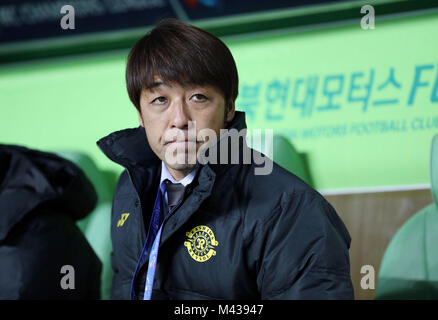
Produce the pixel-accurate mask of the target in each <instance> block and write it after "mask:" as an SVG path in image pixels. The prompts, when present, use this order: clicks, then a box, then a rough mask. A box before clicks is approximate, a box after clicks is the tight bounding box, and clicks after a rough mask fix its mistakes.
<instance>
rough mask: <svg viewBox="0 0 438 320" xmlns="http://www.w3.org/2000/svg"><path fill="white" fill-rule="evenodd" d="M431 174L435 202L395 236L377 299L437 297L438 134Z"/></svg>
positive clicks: (382, 271)
mask: <svg viewBox="0 0 438 320" xmlns="http://www.w3.org/2000/svg"><path fill="white" fill-rule="evenodd" d="M430 174H431V192H432V196H433V199H434V203H432V204H431V205H428V206H427V207H425V208H423V209H422V210H421V211H419V212H418V213H416V214H415V215H414V216H412V217H411V218H410V219H409V220H408V221H406V222H405V224H404V225H403V226H402V227H401V228H400V229H399V230H398V231H397V233H396V234H395V235H394V237H393V238H392V240H391V242H390V244H389V246H388V248H387V249H386V252H385V254H384V256H383V259H382V264H381V267H380V272H379V277H378V283H377V292H376V299H438V250H437V245H438V135H436V136H435V137H434V138H433V140H432V152H431V158H430Z"/></svg>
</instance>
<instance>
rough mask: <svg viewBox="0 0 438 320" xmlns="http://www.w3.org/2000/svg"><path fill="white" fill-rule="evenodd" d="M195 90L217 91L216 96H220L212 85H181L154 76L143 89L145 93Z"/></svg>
mask: <svg viewBox="0 0 438 320" xmlns="http://www.w3.org/2000/svg"><path fill="white" fill-rule="evenodd" d="M195 88H199V89H201V88H202V89H205V90H210V91H217V93H218V94H220V90H219V89H217V88H215V87H214V86H212V85H209V84H202V85H201V84H194V83H189V84H181V83H179V82H167V81H165V80H163V79H162V78H161V77H160V76H154V79H153V82H152V83H150V84H147V85H146V86H145V87H144V89H143V90H144V91H146V93H148V92H151V93H153V92H155V91H158V90H161V89H170V90H172V89H185V90H190V89H195Z"/></svg>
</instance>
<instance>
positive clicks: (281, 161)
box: [248, 134, 313, 187]
mask: <svg viewBox="0 0 438 320" xmlns="http://www.w3.org/2000/svg"><path fill="white" fill-rule="evenodd" d="M248 140H250V141H249V142H248V145H250V146H251V147H253V148H254V149H256V150H257V151H259V152H262V153H264V154H265V155H266V156H268V157H270V158H272V160H274V162H275V163H277V164H278V165H280V166H281V167H283V168H284V169H286V170H288V171H290V172H292V173H293V174H295V175H296V176H297V177H299V178H300V179H301V180H303V181H305V182H306V183H307V184H309V185H310V186H312V187H313V181H312V177H311V174H310V170H309V166H308V162H307V158H306V156H305V154H303V153H299V152H298V151H297V150H296V149H295V147H294V146H293V144H292V143H291V142H290V140H289V139H287V138H286V137H284V136H282V135H274V136H273V139H272V141H269V140H270V139H269V136H267V135H264V134H262V136H261V145H260V146H257V145H255V143H254V141H252V140H251V139H248Z"/></svg>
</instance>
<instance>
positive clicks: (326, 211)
mask: <svg viewBox="0 0 438 320" xmlns="http://www.w3.org/2000/svg"><path fill="white" fill-rule="evenodd" d="M126 82H127V88H128V93H129V97H130V99H131V101H132V103H133V104H134V106H135V107H136V109H137V112H138V118H139V122H140V126H139V127H138V128H136V129H126V130H122V131H118V132H114V133H112V134H110V135H109V136H107V137H105V138H103V139H101V140H100V141H99V142H98V145H99V147H100V148H101V149H102V151H103V152H104V153H105V154H106V155H107V156H108V157H109V158H110V159H111V160H113V161H115V162H117V163H119V164H121V165H122V166H124V167H125V168H126V170H125V171H124V172H123V173H122V175H121V176H120V178H119V181H118V184H117V187H116V192H115V196H114V203H113V212H112V230H111V234H112V241H113V256H112V262H113V268H114V271H115V276H114V279H113V289H112V298H114V299H129V298H131V299H351V298H353V288H352V284H351V279H350V270H349V269H350V266H349V254H348V249H349V246H350V236H349V234H348V231H347V230H346V228H345V226H344V224H343V223H342V221H341V220H340V218H339V217H338V215H337V214H336V212H335V210H334V209H333V208H332V206H331V205H330V204H329V203H328V202H327V201H326V200H325V199H324V198H323V197H322V196H321V195H320V194H319V193H318V192H316V191H315V190H313V189H312V188H311V187H309V186H308V185H307V184H306V183H304V182H303V181H302V180H300V179H299V178H298V177H296V176H295V175H294V174H292V173H289V172H287V171H286V170H284V169H282V168H281V167H279V166H278V165H276V164H275V163H274V164H273V166H272V170H271V171H272V172H270V173H269V174H263V175H261V174H256V169H260V162H256V161H254V159H256V158H258V159H259V160H260V158H263V156H262V155H261V154H260V153H258V152H255V151H254V150H252V149H249V148H248V147H246V145H245V143H244V141H241V140H239V139H237V142H236V139H234V140H233V139H231V138H230V136H229V135H226V134H224V133H223V131H221V129H224V128H227V129H236V130H237V131H239V132H241V130H242V129H245V128H246V124H245V117H244V113H243V112H239V111H236V110H235V100H236V98H237V94H238V75H237V69H236V65H235V62H234V59H233V57H232V55H231V53H230V51H229V49H228V48H227V47H226V46H225V44H224V43H223V42H222V41H220V40H219V39H218V38H216V37H215V36H213V35H211V34H209V33H207V32H205V31H203V30H200V29H198V28H196V27H194V26H191V25H188V24H185V23H182V22H180V21H177V20H173V19H169V20H164V21H162V22H160V23H159V24H158V25H157V26H156V27H155V28H154V29H153V30H152V31H151V32H150V33H148V34H147V35H145V36H144V37H143V38H142V39H140V40H139V41H138V42H137V43H136V44H135V46H134V47H133V48H132V50H131V52H130V54H129V57H128V62H127V68H126ZM194 127H195V129H193V128H194ZM193 130H194V132H195V133H196V134H193ZM230 131H231V130H230ZM205 132H207V134H204V133H205ZM221 133H222V135H221ZM215 135H216V137H218V138H217V139H216V140H214V136H215ZM213 140H214V141H213ZM224 141H225V142H226V143H225V144H222V142H224ZM233 141H234V142H233ZM227 143H228V145H227ZM219 145H222V146H225V148H222V147H220V148H218V146H219ZM236 146H237V148H238V151H239V154H238V157H237V159H238V161H230V157H232V153H231V152H230V153H228V152H225V150H229V149H233V148H234V147H236ZM193 151H194V154H195V158H196V159H195V161H193V157H192V156H193ZM248 151H249V154H250V158H251V161H250V162H247V161H246V162H245V161H244V160H245V159H247V158H246V155H247V154H248ZM245 154H246V155H245ZM221 155H222V156H221ZM224 155H225V156H224ZM219 159H220V160H221V161H219ZM224 159H225V160H226V161H222V160H224ZM196 160H197V161H196ZM234 160H236V159H234ZM265 160H266V159H265ZM236 162H237V163H236ZM271 163H272V162H271Z"/></svg>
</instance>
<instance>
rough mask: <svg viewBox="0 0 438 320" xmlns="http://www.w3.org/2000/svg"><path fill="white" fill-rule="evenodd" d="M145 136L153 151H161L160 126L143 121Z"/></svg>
mask: <svg viewBox="0 0 438 320" xmlns="http://www.w3.org/2000/svg"><path fill="white" fill-rule="evenodd" d="M145 131H146V136H147V139H148V142H149V145H150V147H151V148H152V150H153V151H154V152H155V153H159V152H160V151H161V136H162V134H161V132H162V131H161V128H159V127H157V125H156V123H153V122H145Z"/></svg>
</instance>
